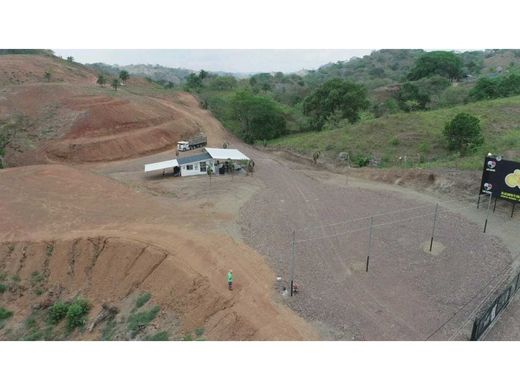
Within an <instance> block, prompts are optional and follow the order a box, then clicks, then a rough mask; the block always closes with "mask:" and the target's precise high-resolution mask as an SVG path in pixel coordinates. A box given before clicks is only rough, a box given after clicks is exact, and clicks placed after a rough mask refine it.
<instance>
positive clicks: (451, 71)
mask: <svg viewBox="0 0 520 390" xmlns="http://www.w3.org/2000/svg"><path fill="white" fill-rule="evenodd" d="M462 66H463V63H462V59H461V58H460V57H458V56H457V55H456V54H455V53H453V52H451V51H432V52H429V53H425V54H423V55H422V56H421V57H419V58H418V59H417V61H416V62H415V65H414V67H413V68H412V70H411V71H410V73H409V74H408V80H419V79H422V78H423V77H428V76H433V75H439V76H444V77H447V78H449V79H450V80H458V79H460V78H461V77H462V76H463V75H464V72H463V71H462Z"/></svg>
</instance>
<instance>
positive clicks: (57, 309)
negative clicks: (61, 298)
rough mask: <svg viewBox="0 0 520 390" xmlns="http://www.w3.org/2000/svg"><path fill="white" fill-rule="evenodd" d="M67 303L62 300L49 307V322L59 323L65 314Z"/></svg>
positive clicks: (67, 307)
mask: <svg viewBox="0 0 520 390" xmlns="http://www.w3.org/2000/svg"><path fill="white" fill-rule="evenodd" d="M68 310H69V305H68V304H66V303H64V302H56V303H55V304H54V305H52V306H51V307H50V308H49V322H50V323H51V324H53V325H56V324H57V323H59V322H60V321H61V320H62V319H64V318H65V316H66V315H67V311H68Z"/></svg>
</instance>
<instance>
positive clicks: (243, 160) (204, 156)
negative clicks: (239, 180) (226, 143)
mask: <svg viewBox="0 0 520 390" xmlns="http://www.w3.org/2000/svg"><path fill="white" fill-rule="evenodd" d="M249 161H250V159H249V157H247V156H246V155H245V154H243V153H242V152H240V151H239V150H237V149H219V148H205V149H204V152H203V153H201V154H196V155H193V156H187V157H180V158H178V159H175V160H168V161H161V162H157V163H153V164H146V165H145V166H144V172H145V173H146V172H152V171H158V170H162V171H163V175H164V174H165V172H166V170H167V169H172V173H173V174H174V175H175V176H194V175H206V174H207V172H208V168H211V169H212V171H213V172H214V174H215V175H223V174H226V173H228V172H230V171H231V170H236V169H241V168H242V164H244V165H247V162H249Z"/></svg>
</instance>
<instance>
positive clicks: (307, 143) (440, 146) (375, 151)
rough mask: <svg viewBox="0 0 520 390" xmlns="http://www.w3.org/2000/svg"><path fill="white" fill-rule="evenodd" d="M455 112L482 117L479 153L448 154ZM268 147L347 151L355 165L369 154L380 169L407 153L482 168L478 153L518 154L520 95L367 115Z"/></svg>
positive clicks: (327, 153) (411, 160)
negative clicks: (447, 134)
mask: <svg viewBox="0 0 520 390" xmlns="http://www.w3.org/2000/svg"><path fill="white" fill-rule="evenodd" d="M459 112H467V113H470V114H472V115H475V116H477V117H478V118H479V119H480V120H481V126H482V130H483V134H484V139H485V143H484V145H483V146H482V147H480V148H479V150H478V151H476V152H475V153H474V154H472V155H470V156H465V157H460V156H459V154H458V153H450V152H448V151H447V149H446V145H445V142H444V139H443V136H442V129H443V128H444V125H445V123H446V122H447V121H449V120H451V119H452V118H453V117H454V116H455V115H456V114H457V113H459ZM268 146H269V147H273V148H277V149H285V150H290V151H296V152H298V153H302V154H304V155H307V156H312V153H314V152H315V151H317V150H320V151H322V157H324V158H326V159H328V160H330V161H335V160H336V159H337V157H338V155H339V153H341V152H347V153H349V155H350V158H351V160H352V161H353V164H354V165H355V164H356V160H357V159H358V158H364V157H367V158H370V159H373V160H376V161H378V162H379V164H378V165H379V166H382V167H388V166H404V156H407V166H408V167H410V166H412V165H413V166H432V167H435V166H439V167H452V166H453V165H454V164H456V165H457V166H458V167H460V168H469V169H480V168H481V165H482V156H483V154H485V153H487V152H493V153H499V154H502V155H504V156H506V157H507V158H510V159H519V158H520V96H516V97H511V98H506V99H496V100H491V101H482V102H477V103H470V104H466V105H462V106H457V107H453V108H446V109H439V110H432V111H424V112H413V113H399V114H394V115H388V116H385V117H381V118H377V119H366V120H362V121H361V122H359V123H357V124H354V125H350V124H343V125H342V126H340V127H339V128H336V129H334V130H329V131H321V132H307V133H301V134H296V135H289V136H287V137H283V138H279V139H275V140H271V141H269V142H268ZM399 157H403V158H402V159H399Z"/></svg>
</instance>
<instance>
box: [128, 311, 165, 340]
mask: <svg viewBox="0 0 520 390" xmlns="http://www.w3.org/2000/svg"><path fill="white" fill-rule="evenodd" d="M160 309H161V308H160V307H159V306H154V307H153V308H152V309H151V310H148V311H141V312H138V313H132V314H130V316H129V317H128V330H129V331H130V335H131V337H132V338H134V337H135V336H136V335H137V333H139V331H140V330H142V329H144V328H145V327H146V326H147V325H148V324H149V323H150V322H152V321H153V320H154V318H155V317H157V314H159V311H160Z"/></svg>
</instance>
